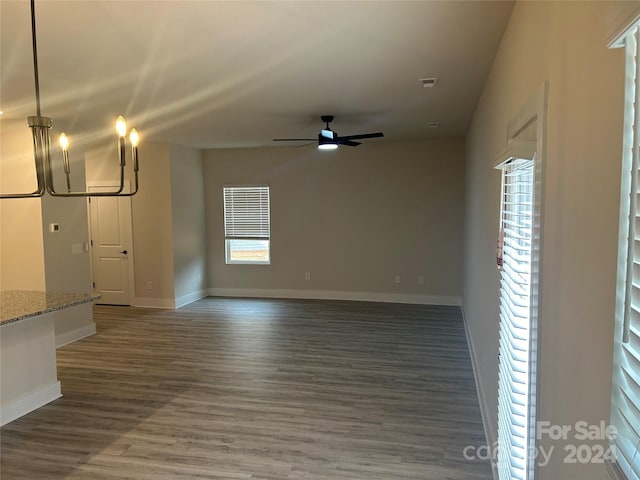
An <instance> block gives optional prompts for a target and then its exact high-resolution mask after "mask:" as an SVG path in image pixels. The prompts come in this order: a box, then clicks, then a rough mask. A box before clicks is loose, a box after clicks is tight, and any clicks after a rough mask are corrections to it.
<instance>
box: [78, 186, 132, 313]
mask: <svg viewBox="0 0 640 480" xmlns="http://www.w3.org/2000/svg"><path fill="white" fill-rule="evenodd" d="M88 188H89V191H90V192H100V191H108V190H113V189H114V187H113V186H105V185H99V186H98V185H91V184H89V185H88ZM89 217H90V225H91V269H92V273H93V283H94V288H93V291H94V293H97V294H99V295H101V296H102V298H100V300H98V301H97V302H96V303H101V304H109V305H131V303H132V301H133V298H134V294H133V289H134V283H133V252H132V247H133V237H132V234H131V197H92V198H90V199H89Z"/></svg>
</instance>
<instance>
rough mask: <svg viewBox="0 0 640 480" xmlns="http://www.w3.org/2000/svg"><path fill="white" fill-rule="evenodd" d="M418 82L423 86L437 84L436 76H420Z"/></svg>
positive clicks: (428, 86) (429, 86)
mask: <svg viewBox="0 0 640 480" xmlns="http://www.w3.org/2000/svg"><path fill="white" fill-rule="evenodd" d="M420 82H421V83H422V86H423V87H424V88H432V87H435V86H436V85H438V77H432V78H421V79H420Z"/></svg>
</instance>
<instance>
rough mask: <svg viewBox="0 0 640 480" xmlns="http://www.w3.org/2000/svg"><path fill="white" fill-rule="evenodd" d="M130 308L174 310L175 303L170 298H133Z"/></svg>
mask: <svg viewBox="0 0 640 480" xmlns="http://www.w3.org/2000/svg"><path fill="white" fill-rule="evenodd" d="M132 307H142V308H170V309H174V308H176V301H175V300H172V299H171V298H134V299H133V305H132Z"/></svg>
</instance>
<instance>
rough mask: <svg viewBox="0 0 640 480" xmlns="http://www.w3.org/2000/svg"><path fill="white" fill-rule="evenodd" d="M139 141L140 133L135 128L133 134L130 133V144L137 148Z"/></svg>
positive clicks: (132, 130)
mask: <svg viewBox="0 0 640 480" xmlns="http://www.w3.org/2000/svg"><path fill="white" fill-rule="evenodd" d="M139 141H140V135H138V131H137V130H136V129H135V128H132V129H131V132H130V133H129V142H131V146H132V147H137V146H138V142H139Z"/></svg>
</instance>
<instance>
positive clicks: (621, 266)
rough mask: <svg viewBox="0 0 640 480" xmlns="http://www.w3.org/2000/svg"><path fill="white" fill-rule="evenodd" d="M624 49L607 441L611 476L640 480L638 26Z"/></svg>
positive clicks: (624, 40) (639, 124)
mask: <svg viewBox="0 0 640 480" xmlns="http://www.w3.org/2000/svg"><path fill="white" fill-rule="evenodd" d="M621 41H622V43H623V44H624V46H625V49H626V75H625V109H624V111H625V113H624V115H625V119H624V137H623V158H622V186H621V202H620V235H619V248H618V279H617V292H618V295H617V299H618V301H617V303H616V330H615V345H614V362H613V363H614V366H613V368H614V370H613V383H612V393H611V425H612V426H613V427H615V435H612V436H611V437H612V438H611V443H612V446H613V451H615V453H616V455H615V456H616V460H615V461H610V462H609V463H608V467H609V471H610V473H611V474H612V476H613V477H614V478H617V479H620V480H639V479H640V452H639V448H640V217H639V215H640V208H639V205H638V202H639V200H640V197H639V191H638V175H639V166H640V159H639V158H638V157H639V154H640V101H639V100H640V88H639V85H640V81H639V79H640V62H638V27H637V26H636V27H635V28H633V29H632V31H630V32H629V33H627V34H626V35H624V36H623V38H622V39H621Z"/></svg>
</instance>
